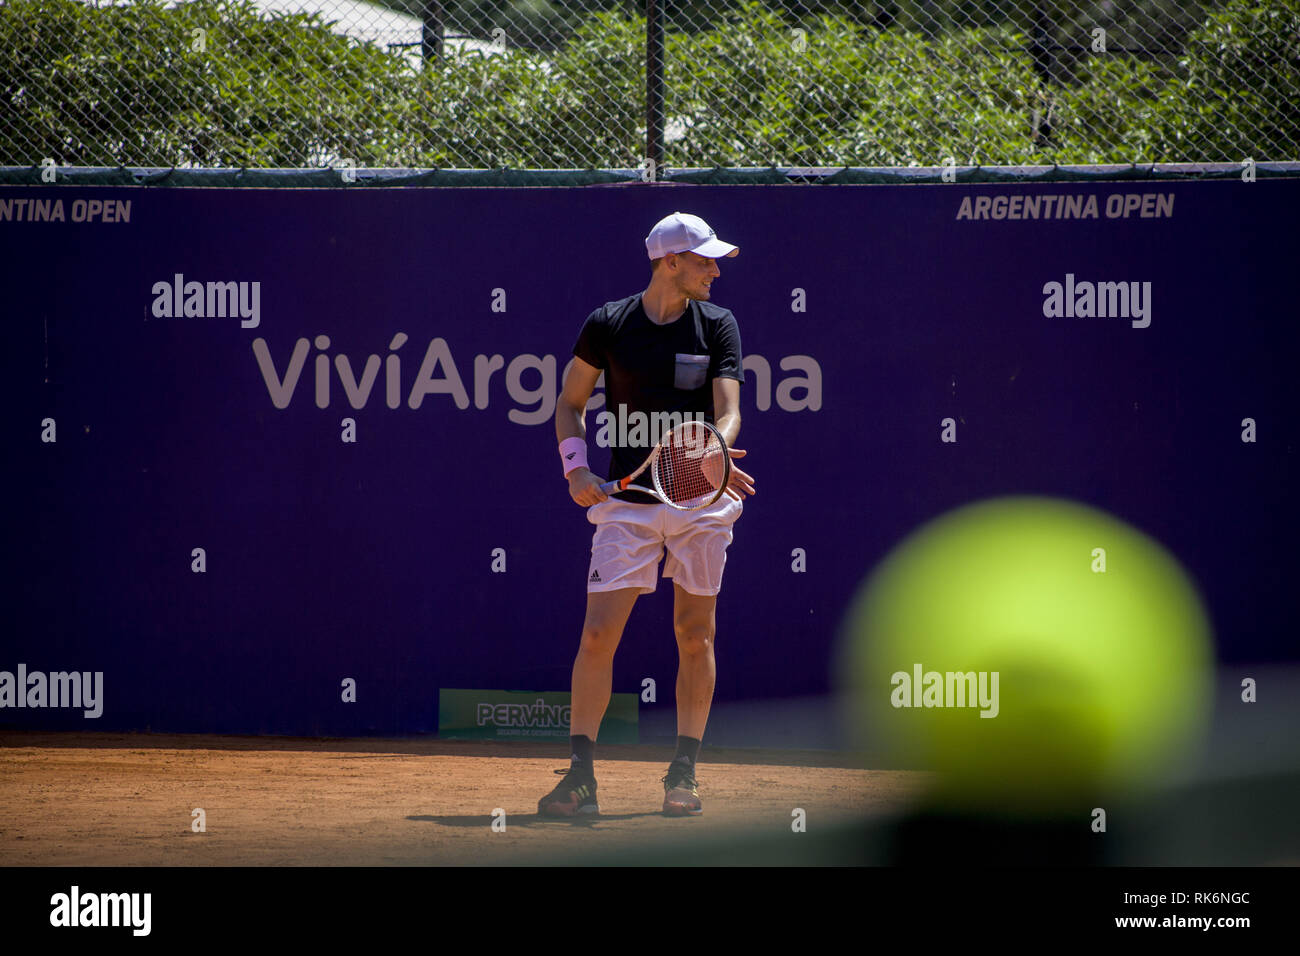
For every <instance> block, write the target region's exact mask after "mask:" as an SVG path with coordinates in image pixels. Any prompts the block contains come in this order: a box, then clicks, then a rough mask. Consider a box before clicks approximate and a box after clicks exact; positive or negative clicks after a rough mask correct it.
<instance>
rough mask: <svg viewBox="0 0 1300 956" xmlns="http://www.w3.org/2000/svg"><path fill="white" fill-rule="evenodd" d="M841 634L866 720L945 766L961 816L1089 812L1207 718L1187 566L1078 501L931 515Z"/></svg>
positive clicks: (872, 735)
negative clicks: (971, 811)
mask: <svg viewBox="0 0 1300 956" xmlns="http://www.w3.org/2000/svg"><path fill="white" fill-rule="evenodd" d="M844 639H845V640H844V649H845V652H846V660H845V662H844V665H843V667H842V670H841V673H847V674H848V675H850V678H851V681H852V692H853V693H852V698H853V700H854V702H855V707H856V720H857V721H858V726H859V729H860V730H861V731H863V732H864V735H865V737H866V738H869V739H875V740H876V741H878V742H882V743H884V744H886V745H887V746H889V747H890V748H891V749H892V750H893V751H894V754H895V756H896V758H898V760H899V763H900V765H902V766H904V767H908V768H913V769H933V770H937V771H939V778H938V784H939V786H938V789H937V791H936V796H937V797H938V800H939V802H940V803H942V804H948V805H952V806H956V807H959V808H965V809H976V810H982V811H985V810H986V811H991V812H999V811H1002V812H1007V813H1023V812H1036V813H1037V812H1042V813H1049V814H1050V813H1057V812H1070V813H1074V812H1084V813H1086V812H1087V810H1088V809H1090V808H1091V806H1093V804H1092V803H1087V801H1091V800H1094V799H1098V798H1100V797H1101V796H1110V795H1115V794H1132V793H1133V792H1135V791H1142V790H1144V789H1147V788H1148V787H1150V786H1153V785H1156V784H1158V783H1159V782H1160V780H1161V779H1163V778H1164V777H1165V776H1166V775H1167V774H1169V773H1170V772H1172V771H1173V770H1174V769H1175V768H1176V767H1177V766H1178V765H1179V763H1180V761H1181V759H1182V758H1184V757H1185V756H1187V755H1188V754H1189V753H1190V752H1191V746H1192V744H1194V742H1195V741H1196V739H1197V737H1198V736H1199V735H1200V733H1201V732H1202V731H1203V730H1204V726H1205V722H1206V720H1207V717H1208V712H1209V707H1210V699H1211V697H1210V636H1209V624H1208V621H1207V619H1206V615H1205V613H1204V611H1203V610H1202V607H1201V602H1200V600H1199V598H1198V596H1197V594H1196V591H1195V589H1194V587H1193V585H1192V583H1191V581H1190V580H1189V578H1188V576H1187V575H1186V574H1185V573H1184V572H1183V570H1182V569H1181V568H1180V567H1179V565H1178V562H1177V561H1176V560H1175V559H1174V558H1173V557H1172V556H1171V555H1170V554H1169V553H1168V552H1167V551H1165V550H1164V549H1163V548H1162V547H1161V546H1160V545H1159V544H1158V543H1156V542H1155V541H1154V540H1152V539H1151V538H1149V537H1147V536H1145V535H1143V534H1142V533H1140V532H1138V531H1136V530H1135V529H1133V528H1131V527H1129V526H1128V525H1126V524H1124V523H1123V522H1121V521H1119V520H1118V519H1116V518H1114V517H1112V516H1110V515H1107V514H1105V513H1104V512H1101V511H1097V510H1094V509H1092V508H1088V507H1085V506H1082V505H1079V504H1075V503H1071V502H1066V501H1061V500H1056V499H1050V498H1000V499H994V500H991V501H986V502H980V503H976V504H973V505H969V506H966V507H963V508H960V509H958V510H956V511H954V512H950V513H949V514H947V515H944V516H942V517H940V518H938V519H936V520H934V521H932V522H930V523H929V524H927V525H926V526H924V527H923V528H921V529H920V530H919V531H917V532H915V533H914V534H912V535H911V536H910V537H908V538H907V539H906V540H905V541H903V542H902V543H901V544H900V545H898V547H896V548H895V549H894V550H893V551H892V552H891V553H890V554H889V555H888V556H887V557H886V558H885V560H884V561H883V562H882V563H881V564H880V565H879V567H878V568H876V569H875V571H874V572H873V573H872V574H871V576H870V577H869V578H868V579H867V581H866V582H865V583H864V585H863V587H862V589H861V590H860V592H859V593H858V595H857V597H856V599H855V601H854V603H853V606H852V607H851V609H850V612H849V616H848V618H847V624H846V632H845V634H844ZM1085 803H1086V807H1084V808H1083V809H1082V811H1081V810H1080V807H1081V805H1083V804H1085Z"/></svg>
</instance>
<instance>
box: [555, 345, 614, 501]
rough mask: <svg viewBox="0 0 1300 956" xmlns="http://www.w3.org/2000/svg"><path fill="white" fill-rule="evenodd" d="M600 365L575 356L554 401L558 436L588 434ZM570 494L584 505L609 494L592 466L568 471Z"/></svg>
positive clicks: (558, 437)
mask: <svg viewBox="0 0 1300 956" xmlns="http://www.w3.org/2000/svg"><path fill="white" fill-rule="evenodd" d="M599 378H600V369H598V368H596V367H595V366H594V365H591V364H589V363H587V362H584V361H583V360H582V359H580V358H577V357H576V356H575V357H574V359H573V364H572V365H571V366H570V367H569V373H568V374H567V375H566V376H565V377H564V385H563V387H562V388H561V390H560V397H559V398H558V399H557V400H556V403H555V440H556V441H557V442H563V441H564V440H565V439H566V438H581V439H583V440H584V441H585V440H586V438H587V401H588V400H589V399H590V398H591V393H592V392H594V391H595V390H596V381H597V380H598V379H599ZM569 497H571V498H572V499H573V500H574V501H575V502H577V503H578V504H580V505H582V506H583V507H584V508H587V507H590V506H591V505H594V504H597V503H599V502H601V501H605V500H606V499H607V498H608V497H609V496H608V495H607V494H605V493H604V492H603V491H601V490H600V479H599V478H598V477H596V476H595V475H593V474H592V473H591V469H590V468H576V469H574V470H573V471H571V472H569Z"/></svg>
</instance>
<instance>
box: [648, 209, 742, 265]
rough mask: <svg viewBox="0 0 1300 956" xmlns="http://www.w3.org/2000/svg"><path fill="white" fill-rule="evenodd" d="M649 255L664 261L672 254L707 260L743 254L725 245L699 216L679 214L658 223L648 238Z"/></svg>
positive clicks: (733, 247) (730, 245)
mask: <svg viewBox="0 0 1300 956" xmlns="http://www.w3.org/2000/svg"><path fill="white" fill-rule="evenodd" d="M645 251H646V252H647V253H648V254H649V256H650V258H651V259H662V258H663V257H664V256H666V255H668V253H670V252H693V253H695V254H696V255H697V256H704V258H706V259H721V258H723V257H724V256H734V255H735V254H736V253H738V252H740V249H738V248H737V247H736V246H733V245H732V244H731V243H729V242H723V241H722V240H721V239H719V238H718V236H717V234H716V233H715V232H714V231H713V230H712V229H711V228H710V227H709V224H708V223H707V222H705V221H704V220H703V219H701V218H700V217H699V216H692V215H689V214H687V213H684V212H675V213H673V214H672V215H671V216H665V217H664V218H663V219H660V220H659V221H658V222H657V223H655V227H654V228H653V229H651V230H650V235H648V236H646V237H645Z"/></svg>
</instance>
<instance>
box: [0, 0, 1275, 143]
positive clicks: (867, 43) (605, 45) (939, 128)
mask: <svg viewBox="0 0 1300 956" xmlns="http://www.w3.org/2000/svg"><path fill="white" fill-rule="evenodd" d="M391 2H392V3H394V4H395V3H397V2H405V0H391ZM489 2H492V3H497V4H498V5H499V6H501V7H502V9H505V4H506V2H507V0H481V5H486V4H487V3H489ZM603 2H604V5H605V6H606V7H609V8H610V9H606V10H605V11H604V12H594V13H586V14H585V15H584V16H583V18H582V19H581V20H576V19H575V20H572V22H571V23H570V21H568V20H566V21H565V23H566V24H568V25H566V26H565V28H564V32H563V36H562V37H560V36H559V34H555V36H553V37H552V39H553V40H554V42H553V43H551V45H550V46H549V48H546V49H544V50H543V49H542V48H540V47H534V48H531V49H530V48H524V47H519V46H516V45H513V44H509V45H508V47H507V51H506V52H505V53H504V54H493V55H487V54H483V53H479V52H472V51H464V50H461V51H458V50H457V49H456V48H455V46H454V45H452V44H449V45H448V47H447V52H446V54H445V56H443V57H442V58H441V59H439V60H437V61H434V62H431V63H429V64H426V65H425V66H424V67H423V68H421V67H420V66H419V65H418V63H416V62H414V61H413V60H411V59H410V58H408V56H406V55H404V54H402V53H400V52H389V51H387V50H383V49H380V48H377V47H374V46H371V45H368V44H364V43H361V42H358V41H355V40H351V39H348V38H346V37H343V36H340V35H337V34H335V33H333V32H331V30H330V29H329V24H328V22H327V21H326V20H325V19H323V18H322V17H320V16H319V15H315V14H313V15H301V14H299V15H280V14H275V15H266V14H264V13H261V12H259V11H258V10H257V8H256V7H255V6H254V5H253V4H252V3H250V2H248V0H192V2H187V3H182V4H178V5H176V6H174V7H171V8H167V7H164V6H163V4H162V2H161V0H142V2H137V3H131V4H122V5H110V6H101V7H94V6H91V5H89V4H86V3H83V2H80V0H9V2H5V3H3V4H0V114H3V115H5V116H6V117H7V120H6V122H5V123H3V124H0V164H17V165H28V164H34V163H38V162H39V161H40V160H41V159H42V158H44V157H50V158H52V159H54V160H56V161H57V162H59V163H60V164H77V165H118V164H123V165H141V166H148V165H158V166H171V165H199V166H237V167H238V166H293V167H299V166H307V167H310V166H321V165H325V164H329V163H336V162H338V161H340V160H344V159H347V160H351V161H353V162H355V163H357V164H359V165H366V166H440V167H447V166H461V167H479V168H501V167H513V168H602V167H634V166H637V165H639V164H640V163H641V162H642V157H643V156H644V153H645V88H644V87H645V79H644V55H645V22H644V20H643V19H642V18H639V17H637V16H634V15H630V14H629V13H628V12H626V10H627V9H628V8H629V4H628V3H626V2H625V0H603ZM516 5H517V3H516ZM527 5H528V6H529V8H530V9H535V10H537V11H540V12H539V13H538V16H539V17H542V19H546V17H549V16H550V14H549V13H547V11H550V12H552V13H555V14H556V16H560V15H561V14H563V15H564V16H566V17H569V16H571V15H574V14H575V11H576V10H577V9H578V8H577V6H576V3H575V2H572V0H529V4H527ZM1058 5H1059V7H1060V10H1059V11H1058V12H1059V13H1060V14H1061V15H1062V16H1065V15H1066V13H1068V14H1069V16H1071V17H1073V16H1079V15H1082V13H1081V11H1086V10H1087V9H1089V8H1090V4H1089V3H1086V2H1084V0H1078V2H1075V0H1068V2H1067V0H1060V2H1059V4H1058ZM868 6H872V9H873V10H875V11H876V12H877V13H878V12H879V8H880V7H881V5H879V4H876V5H874V6H873V5H870V4H869V5H868ZM1146 6H1148V7H1151V8H1153V9H1157V8H1158V9H1160V10H1163V9H1165V8H1166V7H1167V4H1163V3H1161V2H1158V0H1147V4H1146ZM934 8H935V9H943V8H944V4H938V5H937V6H935V7H934ZM715 9H716V12H713V13H711V14H709V16H708V17H707V22H700V21H698V20H697V21H692V23H693V26H694V29H692V30H678V29H674V28H670V29H669V31H668V34H667V64H668V67H667V76H666V97H665V98H666V108H665V112H666V118H667V120H668V143H667V158H668V162H669V164H670V165H671V166H677V167H681V166H713V165H721V166H754V165H760V166H762V165H808V166H838V165H860V166H877V165H912V164H919V165H937V164H940V163H942V162H944V161H945V160H946V159H948V158H951V159H953V160H954V161H955V162H957V163H959V164H974V163H979V164H986V165H988V164H1011V163H1050V162H1059V163H1101V162H1150V161H1159V162H1169V161H1177V160H1193V161H1222V160H1237V159H1241V158H1244V157H1246V156H1253V157H1254V158H1256V159H1259V160H1265V159H1296V158H1300V156H1298V155H1297V154H1298V153H1300V0H1270V2H1261V0H1231V2H1228V3H1227V4H1226V5H1225V6H1223V7H1222V8H1221V9H1219V10H1217V11H1216V12H1214V13H1212V14H1209V15H1207V16H1206V17H1205V18H1204V21H1203V22H1202V23H1201V25H1200V26H1198V27H1196V28H1195V29H1192V30H1190V32H1188V31H1187V30H1186V29H1185V28H1184V25H1183V24H1182V21H1179V20H1177V19H1176V18H1175V17H1174V16H1173V15H1172V14H1171V15H1169V16H1167V17H1166V18H1165V21H1162V22H1167V24H1168V32H1167V33H1166V34H1164V36H1166V38H1167V37H1169V36H1174V35H1175V33H1176V34H1177V36H1178V37H1179V38H1180V41H1181V42H1182V43H1183V46H1182V47H1181V53H1180V54H1179V55H1177V56H1173V55H1161V56H1149V57H1138V56H1134V55H1132V54H1131V53H1126V52H1118V51H1116V52H1110V53H1106V54H1093V55H1084V56H1082V57H1080V58H1079V59H1078V62H1077V63H1076V64H1074V65H1073V66H1072V68H1071V69H1072V82H1066V83H1062V82H1060V81H1059V79H1058V81H1057V82H1053V83H1048V82H1047V81H1046V80H1045V79H1044V78H1043V77H1042V76H1041V75H1040V74H1039V73H1038V72H1036V71H1035V67H1034V62H1033V58H1032V56H1031V55H1030V54H1029V52H1028V49H1027V48H1028V39H1027V36H1026V29H1025V25H1024V24H1016V23H1011V22H1006V23H1003V22H1000V21H999V20H998V18H997V16H996V14H997V13H998V10H999V5H998V4H995V3H992V2H990V3H979V4H976V3H973V2H972V3H967V4H966V5H965V7H964V8H963V9H965V10H966V11H967V14H968V17H967V23H968V25H967V26H966V27H965V28H964V29H948V30H946V31H940V32H938V33H937V34H934V35H930V34H926V33H923V32H919V31H917V30H914V29H907V28H905V27H906V26H907V24H903V25H899V24H897V23H895V24H893V25H889V24H885V25H883V26H882V23H881V22H880V20H879V17H877V16H875V15H874V14H873V16H865V15H863V14H862V13H857V14H849V13H846V10H848V9H850V8H849V7H847V6H846V5H845V4H843V3H840V2H824V3H817V4H813V3H809V2H806V3H803V4H796V3H794V2H793V0H792V2H791V3H789V4H785V5H779V6H776V7H769V6H765V5H761V4H758V3H753V2H743V3H740V4H736V5H732V6H729V7H722V6H719V7H717V8H715ZM864 9H865V8H864ZM909 9H911V8H910V7H907V6H906V5H903V6H901V7H898V10H900V11H902V12H906V11H907V10H909ZM681 10H698V11H701V12H700V13H698V14H696V15H697V16H703V15H704V13H706V12H708V8H705V7H703V6H701V5H699V4H697V5H696V6H695V7H689V8H688V7H686V6H684V5H683V7H682V8H681ZM556 11H558V12H556ZM679 13H680V11H679ZM543 14H545V15H546V16H543ZM683 15H684V14H683ZM900 15H901V14H900ZM959 22H960V21H959ZM886 27H887V28H886ZM195 30H203V31H206V32H205V34H203V42H204V46H205V48H204V49H202V50H199V49H196V48H195V47H196V39H197V35H196V34H195V33H194V32H193V31H195ZM557 37H558V38H557Z"/></svg>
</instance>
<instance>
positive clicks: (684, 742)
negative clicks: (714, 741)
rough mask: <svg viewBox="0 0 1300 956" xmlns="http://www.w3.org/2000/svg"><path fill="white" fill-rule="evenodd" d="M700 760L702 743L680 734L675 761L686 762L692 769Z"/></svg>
mask: <svg viewBox="0 0 1300 956" xmlns="http://www.w3.org/2000/svg"><path fill="white" fill-rule="evenodd" d="M699 759H700V742H699V741H698V740H696V739H695V738H694V737H683V736H681V735H680V734H679V735H678V737H677V754H676V756H674V757H673V761H674V762H676V761H678V760H684V761H686V762H687V763H689V764H690V765H691V766H692V767H694V766H695V762H696V761H697V760H699Z"/></svg>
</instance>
